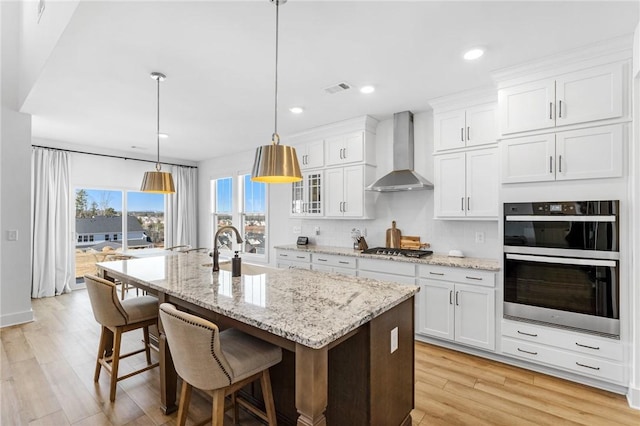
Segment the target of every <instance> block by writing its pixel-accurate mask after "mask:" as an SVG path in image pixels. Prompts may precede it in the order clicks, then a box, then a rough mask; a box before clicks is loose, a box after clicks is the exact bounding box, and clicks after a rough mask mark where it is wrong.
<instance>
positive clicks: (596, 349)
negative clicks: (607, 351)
mask: <svg viewBox="0 0 640 426" xmlns="http://www.w3.org/2000/svg"><path fill="white" fill-rule="evenodd" d="M576 346H580V347H581V348H587V349H593V350H594V351H599V350H600V347H599V346H589V345H581V344H580V343H578V342H576Z"/></svg>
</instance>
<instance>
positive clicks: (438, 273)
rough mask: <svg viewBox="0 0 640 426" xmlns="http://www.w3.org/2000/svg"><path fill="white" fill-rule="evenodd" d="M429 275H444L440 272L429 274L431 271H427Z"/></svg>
mask: <svg viewBox="0 0 640 426" xmlns="http://www.w3.org/2000/svg"><path fill="white" fill-rule="evenodd" d="M429 274H430V275H440V276H442V275H444V273H442V272H431V271H429Z"/></svg>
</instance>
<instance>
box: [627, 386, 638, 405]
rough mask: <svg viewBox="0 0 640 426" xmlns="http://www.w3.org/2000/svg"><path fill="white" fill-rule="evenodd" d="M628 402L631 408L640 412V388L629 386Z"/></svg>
mask: <svg viewBox="0 0 640 426" xmlns="http://www.w3.org/2000/svg"><path fill="white" fill-rule="evenodd" d="M627 401H628V402H629V407H631V408H635V409H636V410H640V388H634V387H631V386H629V392H627Z"/></svg>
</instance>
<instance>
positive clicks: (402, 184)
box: [365, 111, 433, 192]
mask: <svg viewBox="0 0 640 426" xmlns="http://www.w3.org/2000/svg"><path fill="white" fill-rule="evenodd" d="M365 189H366V190H367V191H378V192H395V191H412V190H419V189H433V184H432V183H431V182H429V181H428V180H426V179H425V178H423V177H422V176H420V175H419V174H418V173H416V172H414V171H413V113H412V112H411V111H403V112H397V113H395V114H393V171H392V172H391V173H388V174H386V175H384V176H382V177H381V178H380V179H378V180H377V181H375V182H374V183H372V184H371V185H369V186H368V187H366V188H365Z"/></svg>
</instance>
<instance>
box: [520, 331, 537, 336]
mask: <svg viewBox="0 0 640 426" xmlns="http://www.w3.org/2000/svg"><path fill="white" fill-rule="evenodd" d="M517 331H518V334H523V335H525V336H531V337H538V335H537V334H533V333H525V332H524V331H520V330H517Z"/></svg>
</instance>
